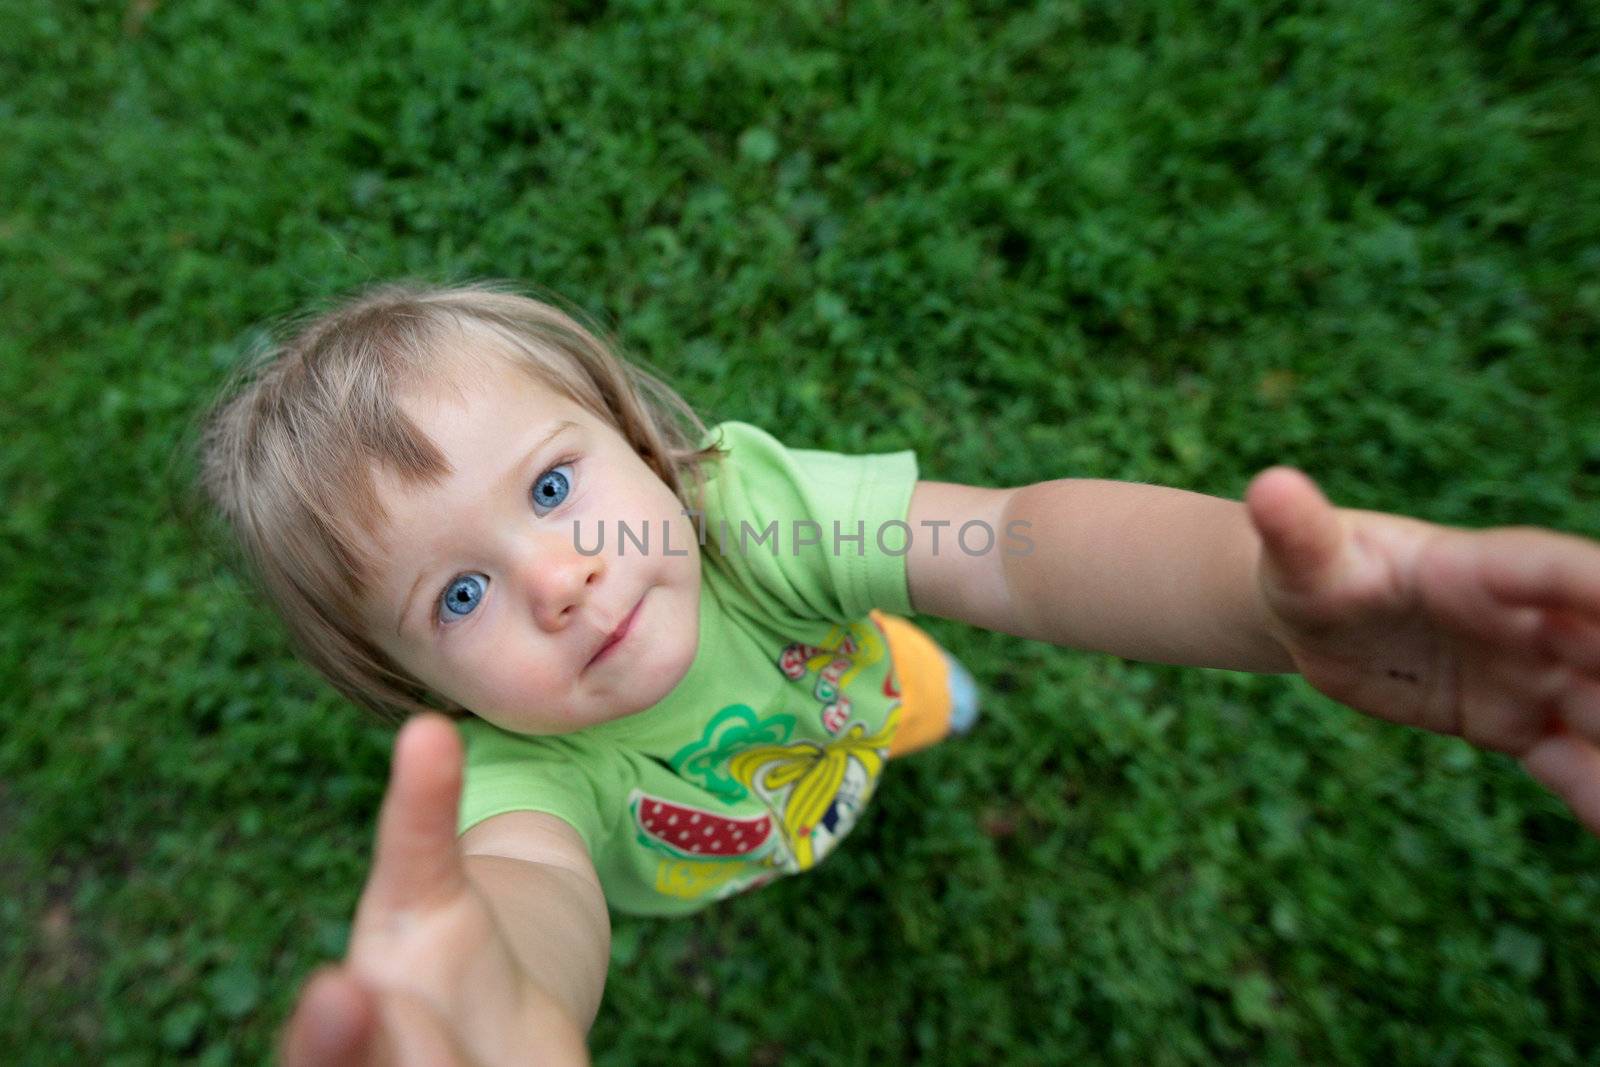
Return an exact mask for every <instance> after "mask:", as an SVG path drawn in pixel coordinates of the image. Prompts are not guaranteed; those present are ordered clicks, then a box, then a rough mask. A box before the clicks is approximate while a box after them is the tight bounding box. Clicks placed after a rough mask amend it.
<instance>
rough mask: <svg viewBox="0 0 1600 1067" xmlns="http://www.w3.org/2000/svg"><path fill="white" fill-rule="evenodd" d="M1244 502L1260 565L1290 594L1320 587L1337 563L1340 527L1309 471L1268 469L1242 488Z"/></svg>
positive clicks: (1341, 533) (1341, 529)
mask: <svg viewBox="0 0 1600 1067" xmlns="http://www.w3.org/2000/svg"><path fill="white" fill-rule="evenodd" d="M1244 504H1245V508H1246V510H1247V511H1248V512H1249V515H1250V521H1251V523H1252V524H1253V525H1254V526H1255V529H1256V532H1257V533H1258V534H1259V535H1260V536H1261V543H1262V550H1261V565H1262V566H1263V567H1264V568H1265V569H1266V571H1267V573H1268V575H1269V576H1270V577H1271V578H1272V579H1273V580H1274V581H1275V582H1276V583H1277V585H1278V586H1279V587H1280V588H1281V589H1284V590H1286V591H1288V592H1291V593H1309V592H1312V591H1314V590H1316V589H1317V588H1318V587H1320V586H1321V585H1322V584H1323V583H1324V582H1325V581H1326V580H1327V578H1328V576H1329V575H1330V574H1331V573H1332V572H1333V570H1334V569H1335V568H1336V567H1337V565H1338V563H1339V559H1340V550H1341V549H1342V548H1343V546H1344V537H1345V533H1344V525H1343V524H1342V523H1341V522H1340V521H1339V515H1338V512H1337V511H1335V510H1334V507H1333V505H1332V504H1330V503H1329V502H1328V498H1327V497H1325V496H1323V495H1322V490H1320V489H1318V488H1317V483H1316V482H1314V481H1312V480H1311V478H1310V476H1309V475H1306V474H1305V473H1303V472H1301V471H1299V470H1296V469H1295V468H1293V467H1281V466H1280V467H1269V468H1268V469H1266V470H1264V471H1262V472H1261V473H1260V474H1257V475H1256V476H1255V477H1254V478H1253V479H1251V481H1250V485H1249V487H1248V488H1246V489H1245V495H1244Z"/></svg>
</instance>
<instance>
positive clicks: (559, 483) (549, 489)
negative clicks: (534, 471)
mask: <svg viewBox="0 0 1600 1067" xmlns="http://www.w3.org/2000/svg"><path fill="white" fill-rule="evenodd" d="M571 469H572V465H571V464H568V463H563V464H561V465H560V466H558V467H552V468H550V469H549V470H547V471H545V472H544V473H543V474H541V475H539V478H538V480H537V481H535V482H534V483H533V507H534V510H535V511H536V512H538V514H540V515H543V514H544V512H542V511H538V509H539V508H540V507H541V506H543V507H546V508H553V507H557V506H558V505H560V503H561V502H562V501H563V500H565V499H567V493H568V492H570V491H571V488H572V483H571V482H570V481H569V480H568V479H567V476H566V475H565V474H562V473H561V472H562V471H564V470H565V471H570V470H571Z"/></svg>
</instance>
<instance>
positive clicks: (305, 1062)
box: [280, 965, 377, 1067]
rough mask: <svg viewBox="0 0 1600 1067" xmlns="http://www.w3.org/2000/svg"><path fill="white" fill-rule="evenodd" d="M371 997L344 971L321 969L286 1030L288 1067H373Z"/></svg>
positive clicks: (309, 983)
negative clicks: (370, 1055)
mask: <svg viewBox="0 0 1600 1067" xmlns="http://www.w3.org/2000/svg"><path fill="white" fill-rule="evenodd" d="M376 1021H377V1014H376V1009H375V1006H374V1004H373V1002H372V995H371V994H370V993H368V992H367V990H366V989H365V988H364V987H363V986H362V985H361V983H360V982H359V981H358V980H357V979H356V977H355V976H354V975H353V974H351V973H350V972H348V971H346V970H343V969H341V968H338V967H335V966H332V965H328V966H324V967H321V968H318V970H317V971H316V973H314V974H313V975H312V976H311V979H310V980H309V981H307V982H306V984H305V987H304V988H303V989H302V990H301V993H300V1000H299V1002H298V1003H296V1004H295V1008H294V1012H293V1014H292V1015H290V1017H289V1021H288V1023H287V1024H285V1026H284V1028H283V1035H282V1040H281V1042H280V1048H281V1055H280V1062H281V1063H282V1065H283V1067H358V1065H364V1064H366V1063H368V1062H369V1055H368V1054H369V1051H370V1041H371V1038H372V1029H373V1024H374V1023H375V1022H376Z"/></svg>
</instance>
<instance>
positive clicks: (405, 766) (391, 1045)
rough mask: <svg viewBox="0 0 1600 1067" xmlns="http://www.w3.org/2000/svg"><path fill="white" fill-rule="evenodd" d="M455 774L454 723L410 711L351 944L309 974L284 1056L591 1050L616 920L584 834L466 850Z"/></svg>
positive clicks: (493, 1056) (367, 1057) (555, 1057)
mask: <svg viewBox="0 0 1600 1067" xmlns="http://www.w3.org/2000/svg"><path fill="white" fill-rule="evenodd" d="M460 789H461V742H460V739H459V738H458V737H457V736H456V731H455V728H454V727H452V726H451V725H450V724H449V722H448V721H447V720H445V719H444V718H443V717H442V716H436V715H427V716H421V717H419V718H417V719H413V720H412V721H410V722H408V723H407V724H406V725H405V726H404V727H403V728H402V729H401V731H400V735H399V736H398V737H397V738H396V740H395V756H394V767H393V771H392V775H391V778H390V782H389V788H388V791H387V792H386V794H385V795H384V801H383V808H382V811H381V812H380V813H379V816H378V839H377V844H376V847H375V849H374V856H373V864H372V873H371V874H370V876H369V877H368V879H367V884H366V887H365V888H364V889H363V890H362V894H361V900H360V903H359V904H358V906H357V908H356V918H355V923H354V926H353V928H352V931H351V937H350V948H349V953H348V955H347V958H346V960H345V962H344V964H343V965H341V966H329V967H324V968H321V969H320V970H319V971H318V973H317V974H316V975H315V976H313V978H312V979H311V981H310V982H308V983H307V984H306V987H305V989H304V990H303V992H302V994H301V997H300V1002H299V1004H298V1005H297V1006H296V1008H295V1012H294V1015H293V1017H292V1018H291V1019H290V1021H289V1023H288V1025H287V1027H286V1028H285V1030H284V1034H283V1044H282V1058H283V1063H284V1067H334V1065H338V1067H348V1065H352V1064H360V1065H379V1064H382V1065H391V1064H394V1065H410V1064H428V1065H438V1067H492V1065H496V1064H502V1063H504V1064H512V1063H528V1062H538V1063H550V1064H564V1065H575V1064H587V1063H588V1062H589V1058H588V1052H587V1050H586V1049H585V1047H584V1033H585V1031H586V1030H587V1029H588V1027H589V1024H590V1023H591V1022H592V1020H593V1017H594V1010H595V1007H596V1006H597V1005H598V1003H599V1000H600V993H601V988H602V986H603V985H604V982H605V968H606V961H607V957H608V955H609V940H610V927H609V919H608V917H607V915H606V910H605V903H604V899H603V898H602V897H601V895H600V889H599V884H598V882H597V881H594V880H593V876H592V868H590V867H589V865H588V862H587V855H586V854H585V853H584V852H583V846H582V842H581V840H579V839H578V838H577V835H576V833H575V832H569V833H570V838H571V841H570V842H565V843H564V838H565V836H566V835H563V834H562V833H561V832H560V831H559V830H557V829H555V828H552V827H541V828H540V829H541V832H542V838H543V839H542V840H541V841H539V842H537V843H536V845H537V849H538V851H539V852H540V854H541V855H548V856H552V857H554V858H555V861H556V862H552V863H549V864H546V863H536V862H527V861H525V860H521V859H516V858H512V857H508V856H482V855H479V856H471V855H463V851H462V848H463V846H461V845H458V843H457V841H456V836H455V829H456V805H457V803H458V798H459V795H460ZM513 814H527V813H513ZM490 821H493V820H490ZM481 825H487V823H485V824H481ZM562 826H563V827H564V824H562ZM567 844H570V845H572V847H573V848H575V849H576V854H575V856H571V857H569V856H568V854H569V853H571V852H572V849H570V848H567V847H566V845H567ZM485 847H486V848H487V849H488V850H489V851H494V849H495V843H494V842H493V841H489V842H487V843H486V845H485Z"/></svg>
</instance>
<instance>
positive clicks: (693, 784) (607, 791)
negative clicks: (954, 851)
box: [458, 422, 917, 915]
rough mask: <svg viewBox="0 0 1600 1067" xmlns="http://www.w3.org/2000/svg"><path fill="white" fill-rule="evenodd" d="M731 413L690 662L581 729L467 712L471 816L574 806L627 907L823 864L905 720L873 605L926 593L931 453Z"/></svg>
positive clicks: (711, 487)
mask: <svg viewBox="0 0 1600 1067" xmlns="http://www.w3.org/2000/svg"><path fill="white" fill-rule="evenodd" d="M718 431H720V432H721V434H722V445H723V447H724V448H726V449H728V450H729V454H728V455H727V456H726V457H725V458H723V459H722V460H720V461H715V462H713V463H711V464H709V465H708V467H707V473H708V481H707V486H706V497H705V517H704V540H705V544H704V545H703V546H702V547H701V548H700V552H701V584H700V633H699V638H700V639H699V646H698V652H697V653H696V655H695V659H694V662H693V663H692V664H691V665H690V667H689V670H688V672H687V673H686V674H685V675H684V677H683V678H682V680H681V681H679V683H678V684H677V685H676V686H675V687H674V688H673V690H672V691H671V692H670V693H668V694H667V696H666V697H664V698H663V699H662V700H661V701H660V702H659V703H657V704H655V705H654V706H652V707H650V708H647V709H645V710H644V711H641V712H639V713H637V714H634V715H630V716H627V717H626V718H622V719H617V720H614V721H612V722H606V723H601V724H599V725H596V726H592V727H588V728H586V729H583V730H579V731H576V732H574V733H569V734H561V735H558V736H549V737H545V736H528V735H522V734H513V733H509V732H507V731H504V730H500V729H498V728H496V727H494V726H491V725H489V724H488V723H486V722H484V721H482V720H481V719H466V720H463V721H462V722H461V723H460V730H461V734H462V737H463V739H464V741H465V743H466V749H467V756H466V775H465V777H466V781H465V784H464V786H463V791H462V798H461V814H460V820H459V827H458V829H459V832H461V833H465V832H466V831H467V829H468V828H470V827H471V826H473V825H474V824H476V823H478V822H481V821H482V820H484V819H487V818H489V817H490V816H493V815H498V814H501V813H503V812H507V811H517V810H530V811H542V812H548V813H550V814H552V815H555V816H558V817H559V818H561V819H564V820H566V821H567V822H568V823H570V824H571V825H572V826H573V828H574V829H576V830H577V832H578V833H579V834H580V835H581V836H582V838H583V840H584V843H585V844H586V845H587V846H588V849H589V855H590V857H591V859H592V860H593V862H594V865H595V870H596V871H597V873H598V874H599V876H600V882H601V885H602V886H603V887H604V889H605V894H606V900H607V902H608V903H609V904H610V905H611V907H613V908H615V909H616V910H617V911H620V912H626V913H629V914H635V915H682V914H687V913H689V912H692V911H696V910H698V909H699V908H701V907H704V906H705V905H706V904H708V903H710V902H711V901H713V900H720V899H722V898H723V897H727V896H730V895H732V894H734V893H737V892H740V891H742V890H745V889H750V888H752V887H754V886H757V885H760V884H762V883H764V882H767V881H770V880H772V879H773V878H775V877H777V876H779V875H783V874H793V873H795V872H798V871H803V870H805V869H806V868H808V867H811V866H813V865H815V864H816V863H817V862H819V861H820V860H821V859H822V858H823V857H824V856H826V855H827V853H828V852H829V851H830V850H832V848H833V847H834V846H835V845H836V844H838V842H839V841H840V840H841V839H842V838H843V837H844V836H845V834H847V833H849V831H850V829H851V827H852V826H853V825H854V824H855V821H856V819H857V818H858V817H859V815H860V813H861V811H862V809H863V808H864V807H865V805H866V803H867V801H868V799H870V798H871V796H872V793H873V790H874V789H875V788H876V787H877V783H878V777H879V775H880V774H881V773H882V770H883V764H884V760H885V759H886V758H887V754H888V748H889V740H890V738H891V737H892V736H893V732H894V728H895V725H896V722H897V720H898V711H899V689H898V683H897V681H896V678H895V676H894V673H893V671H892V670H891V663H890V659H889V650H888V643H887V641H886V639H885V637H884V634H883V632H882V630H881V629H879V627H878V625H877V624H876V623H875V622H874V621H873V620H872V619H871V618H870V617H869V616H868V612H869V610H871V609H873V608H879V609H882V610H884V611H887V612H890V613H892V614H897V615H909V614H911V611H912V609H911V598H910V593H909V590H908V588H907V584H906V564H905V551H904V550H905V548H906V545H907V543H908V537H909V533H910V531H909V527H907V526H904V524H905V522H906V519H907V515H908V513H909V511H910V505H911V493H912V489H913V488H914V487H915V484H916V480H917V463H916V455H915V453H913V452H910V451H905V452H892V453H881V454H876V455H854V456H852V455H842V454H839V453H834V452H822V451H817V450H813V449H792V448H785V447H784V446H783V445H782V444H780V443H779V442H778V441H777V440H775V439H774V438H773V437H772V436H771V435H770V434H768V433H766V432H765V431H763V430H760V429H758V428H757V427H755V426H751V425H749V424H747V423H741V422H725V423H721V424H719V425H718V426H717V427H714V428H713V429H712V431H711V439H715V437H716V434H717V433H718ZM797 520H801V521H799V522H798V523H797ZM804 520H810V521H811V522H812V523H815V524H816V525H815V527H811V526H808V525H807V524H806V523H805V522H804ZM724 521H725V522H726V523H727V525H726V527H724V526H723V525H722V524H723V523H724ZM741 522H742V523H744V524H747V525H742V524H741ZM774 522H775V523H776V528H775V530H769V527H770V525H771V524H772V523H774ZM897 523H898V524H901V525H900V526H899V527H898V528H897V526H896V524H897ZM885 524H887V526H886V525H885ZM724 529H725V530H726V534H724ZM764 533H765V534H766V536H765V538H764V539H763V534H764ZM741 534H743V546H744V551H743V552H742V553H741V551H740V544H741ZM857 534H860V535H861V536H860V537H859V538H857V536H856V535H857ZM802 540H815V541H818V542H819V543H818V544H811V545H806V546H805V547H798V546H799V542H800V541H802Z"/></svg>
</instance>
